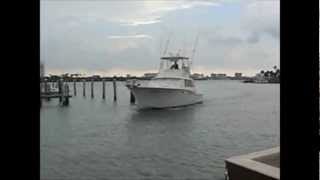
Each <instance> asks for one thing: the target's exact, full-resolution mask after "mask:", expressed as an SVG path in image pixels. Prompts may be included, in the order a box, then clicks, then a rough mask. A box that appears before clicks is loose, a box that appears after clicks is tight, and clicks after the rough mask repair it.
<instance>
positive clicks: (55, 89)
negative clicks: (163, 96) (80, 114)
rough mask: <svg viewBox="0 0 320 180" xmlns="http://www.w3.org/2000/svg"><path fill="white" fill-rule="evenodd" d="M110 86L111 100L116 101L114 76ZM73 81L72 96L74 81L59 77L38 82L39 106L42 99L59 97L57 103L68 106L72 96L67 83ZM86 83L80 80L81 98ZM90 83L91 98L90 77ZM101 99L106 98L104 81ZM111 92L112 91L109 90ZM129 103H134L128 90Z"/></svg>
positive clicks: (74, 92)
mask: <svg viewBox="0 0 320 180" xmlns="http://www.w3.org/2000/svg"><path fill="white" fill-rule="evenodd" d="M111 82H112V86H113V101H114V102H116V101H117V81H116V79H115V78H114V79H113V80H112V81H111ZM72 83H73V88H72V89H73V96H77V94H78V93H77V85H76V83H77V82H76V81H64V80H63V79H60V80H58V81H55V82H48V81H42V82H40V107H41V106H42V99H45V100H47V101H50V100H51V98H59V104H60V105H63V106H68V105H69V98H71V97H72V95H70V92H69V84H72ZM86 83H87V81H85V80H83V81H82V96H83V98H86ZM89 83H90V89H91V91H90V96H91V99H94V98H95V97H96V96H95V93H94V83H95V81H94V80H93V79H91V80H90V81H89ZM101 83H102V96H101V97H102V99H103V100H106V99H107V95H106V91H107V90H106V81H104V80H103V81H102V82H101ZM110 92H112V91H110ZM130 104H133V105H134V104H135V97H134V95H133V94H132V92H130Z"/></svg>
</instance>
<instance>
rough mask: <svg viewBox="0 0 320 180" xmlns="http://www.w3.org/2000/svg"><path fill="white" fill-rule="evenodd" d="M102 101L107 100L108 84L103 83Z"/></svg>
mask: <svg viewBox="0 0 320 180" xmlns="http://www.w3.org/2000/svg"><path fill="white" fill-rule="evenodd" d="M102 99H106V82H105V80H103V81H102Z"/></svg>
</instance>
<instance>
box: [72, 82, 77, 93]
mask: <svg viewBox="0 0 320 180" xmlns="http://www.w3.org/2000/svg"><path fill="white" fill-rule="evenodd" d="M73 95H74V96H76V95H77V83H76V80H74V81H73Z"/></svg>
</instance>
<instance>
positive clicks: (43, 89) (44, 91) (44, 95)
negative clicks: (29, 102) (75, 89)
mask: <svg viewBox="0 0 320 180" xmlns="http://www.w3.org/2000/svg"><path fill="white" fill-rule="evenodd" d="M56 83H57V86H58V91H53V90H52V88H53V87H54V85H55V83H54V82H53V83H52V84H51V86H49V84H48V82H47V81H45V82H43V83H40V107H41V106H42V99H46V100H47V101H50V100H51V98H58V99H59V103H60V104H61V105H63V106H68V105H69V98H71V97H72V96H71V95H70V94H69V85H68V84H67V83H63V81H61V80H60V81H58V82H56Z"/></svg>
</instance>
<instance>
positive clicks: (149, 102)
mask: <svg viewBox="0 0 320 180" xmlns="http://www.w3.org/2000/svg"><path fill="white" fill-rule="evenodd" d="M190 64H191V63H190V61H189V58H188V57H183V56H179V55H177V56H170V57H161V63H160V69H159V72H158V74H157V75H156V76H155V77H154V78H153V79H151V80H150V81H148V82H147V83H145V84H144V83H139V82H138V81H130V82H128V83H127V87H128V88H129V89H130V91H131V92H132V93H133V95H134V96H135V98H136V101H137V106H138V107H139V108H168V107H179V106H187V105H191V104H196V103H201V102H202V94H199V93H197V90H196V87H195V85H194V80H193V79H192V78H191V77H190Z"/></svg>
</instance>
